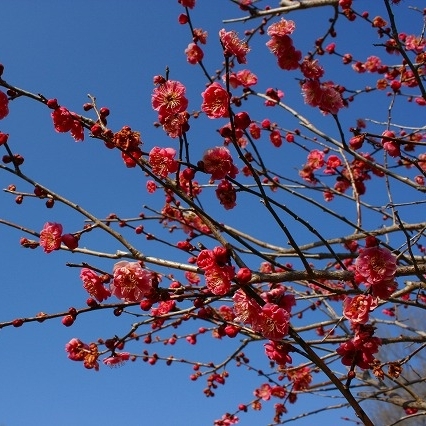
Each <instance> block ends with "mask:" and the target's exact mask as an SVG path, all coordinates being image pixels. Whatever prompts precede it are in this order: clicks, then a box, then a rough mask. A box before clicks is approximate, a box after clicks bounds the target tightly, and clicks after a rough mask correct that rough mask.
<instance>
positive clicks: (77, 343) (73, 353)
mask: <svg viewBox="0 0 426 426" xmlns="http://www.w3.org/2000/svg"><path fill="white" fill-rule="evenodd" d="M65 350H66V351H67V352H68V358H69V359H71V360H73V361H83V360H84V358H85V356H86V353H87V352H88V351H89V346H88V345H86V344H85V343H83V342H82V341H81V340H79V339H76V338H73V339H71V340H70V341H69V342H68V343H67V344H66V345H65Z"/></svg>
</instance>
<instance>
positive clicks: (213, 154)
mask: <svg viewBox="0 0 426 426" xmlns="http://www.w3.org/2000/svg"><path fill="white" fill-rule="evenodd" d="M203 165H204V171H205V172H206V173H211V175H212V176H211V179H212V180H213V181H214V180H221V179H224V178H225V177H226V176H227V175H229V176H230V177H232V178H235V176H236V175H237V173H238V169H237V167H235V165H234V163H233V161H232V156H231V153H230V152H229V150H228V149H227V148H225V147H224V146H217V147H215V148H211V149H208V150H207V151H206V152H205V153H204V155H203Z"/></svg>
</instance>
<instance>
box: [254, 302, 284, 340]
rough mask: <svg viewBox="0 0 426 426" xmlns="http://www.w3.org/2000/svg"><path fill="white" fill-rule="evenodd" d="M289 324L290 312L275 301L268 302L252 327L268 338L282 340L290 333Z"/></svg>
mask: <svg viewBox="0 0 426 426" xmlns="http://www.w3.org/2000/svg"><path fill="white" fill-rule="evenodd" d="M289 324H290V314H289V313H288V312H287V311H286V310H285V309H283V308H280V307H279V306H278V305H275V304H274V303H266V304H265V305H263V306H262V310H261V312H260V315H259V316H258V317H257V318H255V321H254V323H252V327H253V329H254V330H255V331H258V332H260V333H261V334H262V335H263V336H264V337H266V338H267V339H270V340H280V339H282V338H283V337H284V336H285V335H286V334H287V333H288V327H289Z"/></svg>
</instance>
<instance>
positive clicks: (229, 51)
mask: <svg viewBox="0 0 426 426" xmlns="http://www.w3.org/2000/svg"><path fill="white" fill-rule="evenodd" d="M219 38H220V42H221V43H222V46H223V53H224V54H225V56H235V57H236V58H237V62H238V63H239V64H245V63H246V62H247V59H246V55H247V53H248V52H249V51H250V48H249V47H248V45H247V43H246V42H245V41H243V40H240V39H239V38H238V35H237V33H236V32H235V31H226V30H225V29H221V30H220V31H219Z"/></svg>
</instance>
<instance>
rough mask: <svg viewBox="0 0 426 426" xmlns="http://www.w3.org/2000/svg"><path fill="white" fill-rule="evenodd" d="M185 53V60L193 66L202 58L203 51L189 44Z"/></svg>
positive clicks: (195, 45)
mask: <svg viewBox="0 0 426 426" xmlns="http://www.w3.org/2000/svg"><path fill="white" fill-rule="evenodd" d="M185 53H186V60H187V61H188V62H189V63H190V64H193V65H195V64H198V62H200V61H202V60H203V58H204V53H203V50H202V49H201V48H200V47H199V46H198V45H197V44H195V43H189V44H188V47H187V48H186V49H185Z"/></svg>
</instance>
